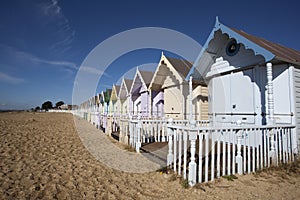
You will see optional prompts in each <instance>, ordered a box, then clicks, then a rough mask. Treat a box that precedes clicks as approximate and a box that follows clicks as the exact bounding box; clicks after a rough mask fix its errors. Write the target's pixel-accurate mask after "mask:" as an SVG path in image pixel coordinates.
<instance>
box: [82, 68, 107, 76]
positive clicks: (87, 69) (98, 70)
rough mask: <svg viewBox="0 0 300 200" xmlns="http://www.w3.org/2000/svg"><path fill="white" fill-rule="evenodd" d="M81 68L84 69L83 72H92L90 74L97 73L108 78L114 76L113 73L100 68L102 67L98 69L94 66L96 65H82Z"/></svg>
mask: <svg viewBox="0 0 300 200" xmlns="http://www.w3.org/2000/svg"><path fill="white" fill-rule="evenodd" d="M80 70H81V71H83V72H86V73H90V74H95V75H98V76H100V75H103V76H105V77H107V78H111V77H112V76H111V75H109V74H107V73H106V72H104V71H103V70H100V69H97V68H94V67H88V66H81V67H80Z"/></svg>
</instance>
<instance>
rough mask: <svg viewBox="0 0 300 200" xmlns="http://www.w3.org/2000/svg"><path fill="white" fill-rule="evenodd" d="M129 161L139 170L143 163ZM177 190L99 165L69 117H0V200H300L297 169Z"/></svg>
mask: <svg viewBox="0 0 300 200" xmlns="http://www.w3.org/2000/svg"><path fill="white" fill-rule="evenodd" d="M82 126H83V128H84V126H86V130H89V131H91V132H93V131H94V130H95V129H94V128H93V127H92V126H91V125H90V124H89V123H85V122H84V121H83V122H82ZM95 131H98V130H95ZM98 133H99V134H103V133H101V132H98ZM87 134H90V133H87ZM105 137H106V136H105ZM108 142H111V141H110V140H106V141H105V143H108ZM112 144H113V145H115V144H114V143H112ZM109 146H110V145H109ZM102 147H103V148H104V147H105V146H102ZM115 147H116V148H120V145H115ZM120 149H121V150H122V151H119V150H118V151H119V154H121V155H123V154H124V155H128V152H124V149H122V148H120ZM99 151H101V148H99ZM129 153H130V154H135V153H133V152H129ZM132 157H134V158H133V160H139V159H140V160H141V163H140V164H141V166H143V164H145V163H144V162H147V161H145V160H143V158H140V155H132ZM127 160H128V159H127ZM111 161H112V162H113V160H111ZM118 162H119V161H118ZM124 162H126V161H124ZM146 165H147V166H149V167H152V166H154V165H152V164H151V163H147V164H146ZM141 166H139V167H141ZM182 185H183V184H182V182H181V180H180V179H179V178H176V176H175V175H174V174H164V173H159V172H150V173H130V172H122V171H119V170H117V169H113V168H111V167H109V166H108V165H107V164H105V163H102V162H100V161H99V159H97V158H95V157H94V156H93V155H92V154H91V153H90V151H88V150H87V148H85V145H84V144H83V142H82V141H81V139H80V136H79V134H78V133H77V130H76V128H75V126H74V120H73V116H72V115H71V114H66V113H26V112H22V113H0V199H300V166H299V163H298V164H297V166H293V167H292V168H291V167H287V168H285V169H282V170H269V171H265V172H261V173H257V174H251V175H244V176H238V177H237V179H234V181H228V180H226V179H224V178H220V179H218V180H216V181H214V182H212V183H208V184H207V183H206V184H200V185H197V186H195V187H193V188H188V189H186V188H184V187H183V186H182Z"/></svg>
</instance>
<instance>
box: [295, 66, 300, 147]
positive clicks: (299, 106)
mask: <svg viewBox="0 0 300 200" xmlns="http://www.w3.org/2000/svg"><path fill="white" fill-rule="evenodd" d="M294 87H295V88H294V91H295V110H296V123H297V135H298V144H299V138H300V69H299V68H295V70H294Z"/></svg>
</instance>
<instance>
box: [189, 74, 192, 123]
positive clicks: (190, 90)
mask: <svg viewBox="0 0 300 200" xmlns="http://www.w3.org/2000/svg"><path fill="white" fill-rule="evenodd" d="M189 93H190V99H189V100H190V103H189V104H190V117H189V119H190V121H192V120H193V77H192V76H190V79H189Z"/></svg>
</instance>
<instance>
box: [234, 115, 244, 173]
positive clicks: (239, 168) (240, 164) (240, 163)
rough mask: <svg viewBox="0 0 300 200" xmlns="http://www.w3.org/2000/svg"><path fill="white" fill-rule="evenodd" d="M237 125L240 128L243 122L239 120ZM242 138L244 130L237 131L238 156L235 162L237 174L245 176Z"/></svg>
mask: <svg viewBox="0 0 300 200" xmlns="http://www.w3.org/2000/svg"><path fill="white" fill-rule="evenodd" d="M237 125H238V126H240V125H241V122H240V121H239V120H238V121H237ZM242 136H243V130H241V129H240V130H237V137H238V139H237V156H236V157H235V161H236V163H237V173H238V174H240V175H241V174H243V157H242V152H241V148H242V144H241V143H242Z"/></svg>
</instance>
